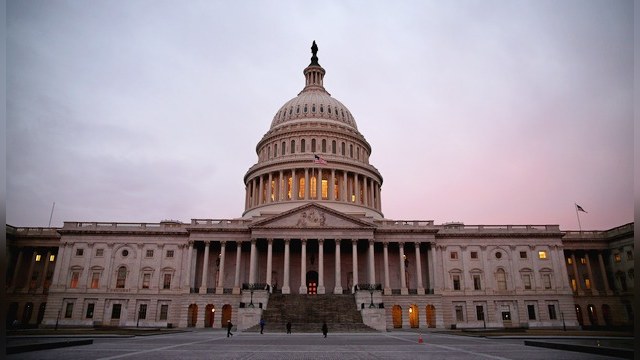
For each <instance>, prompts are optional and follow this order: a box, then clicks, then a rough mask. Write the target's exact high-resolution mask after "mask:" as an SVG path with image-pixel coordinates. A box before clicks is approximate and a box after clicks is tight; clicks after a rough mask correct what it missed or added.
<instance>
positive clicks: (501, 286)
mask: <svg viewBox="0 0 640 360" xmlns="http://www.w3.org/2000/svg"><path fill="white" fill-rule="evenodd" d="M496 282H497V283H498V290H507V274H505V272H504V269H498V271H496Z"/></svg>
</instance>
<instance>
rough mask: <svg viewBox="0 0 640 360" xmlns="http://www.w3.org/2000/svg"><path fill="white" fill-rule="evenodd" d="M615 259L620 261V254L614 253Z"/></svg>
mask: <svg viewBox="0 0 640 360" xmlns="http://www.w3.org/2000/svg"><path fill="white" fill-rule="evenodd" d="M613 260H615V262H617V263H619V262H620V260H621V257H620V254H614V255H613Z"/></svg>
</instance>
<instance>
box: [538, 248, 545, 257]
mask: <svg viewBox="0 0 640 360" xmlns="http://www.w3.org/2000/svg"><path fill="white" fill-rule="evenodd" d="M546 258H547V252H546V251H545V250H540V251H538V259H546Z"/></svg>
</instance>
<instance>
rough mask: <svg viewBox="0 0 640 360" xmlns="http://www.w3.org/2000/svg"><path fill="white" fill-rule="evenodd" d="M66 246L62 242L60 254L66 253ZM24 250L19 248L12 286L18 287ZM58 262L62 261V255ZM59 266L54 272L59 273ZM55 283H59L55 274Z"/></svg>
mask: <svg viewBox="0 0 640 360" xmlns="http://www.w3.org/2000/svg"><path fill="white" fill-rule="evenodd" d="M64 248H65V244H62V246H61V247H60V249H61V250H62V251H60V252H59V254H63V253H64ZM23 253H24V251H23V250H22V249H19V250H18V260H16V266H15V268H14V272H13V278H12V279H11V287H12V288H14V289H15V288H16V281H18V274H19V273H20V266H21V265H22V256H23ZM58 262H60V257H58ZM58 268H59V266H58V267H56V269H55V270H54V272H55V273H56V274H57V273H59V271H58ZM53 279H54V281H55V284H57V283H58V282H57V277H56V276H54V277H53Z"/></svg>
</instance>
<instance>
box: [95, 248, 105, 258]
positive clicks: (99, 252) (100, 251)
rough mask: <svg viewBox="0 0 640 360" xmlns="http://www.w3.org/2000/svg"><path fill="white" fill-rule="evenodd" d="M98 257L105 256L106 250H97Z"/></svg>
mask: <svg viewBox="0 0 640 360" xmlns="http://www.w3.org/2000/svg"><path fill="white" fill-rule="evenodd" d="M96 256H97V257H100V256H104V249H96Z"/></svg>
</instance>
